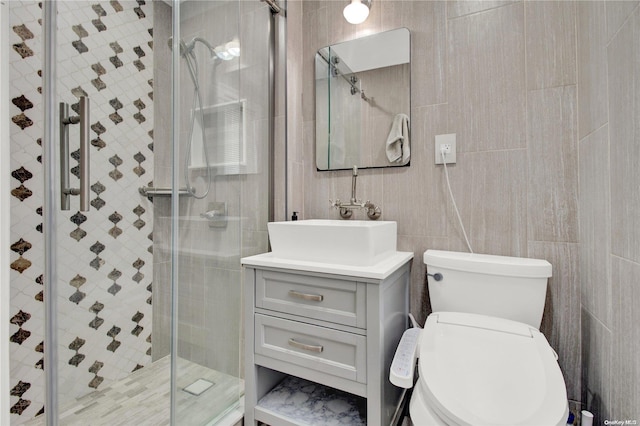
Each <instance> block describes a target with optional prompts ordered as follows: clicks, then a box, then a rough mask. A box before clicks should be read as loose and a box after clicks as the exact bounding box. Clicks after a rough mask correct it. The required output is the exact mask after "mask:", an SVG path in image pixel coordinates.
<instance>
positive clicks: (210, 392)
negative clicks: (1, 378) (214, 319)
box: [25, 356, 244, 426]
mask: <svg viewBox="0 0 640 426" xmlns="http://www.w3.org/2000/svg"><path fill="white" fill-rule="evenodd" d="M177 368H178V373H177V377H178V381H177V386H178V389H179V390H178V392H177V393H176V396H177V399H176V406H177V412H176V421H177V423H178V424H188V425H205V424H207V423H208V422H210V421H211V420H212V419H214V418H216V417H219V416H222V415H223V414H225V413H226V412H227V411H228V410H229V409H231V408H233V407H235V406H236V405H237V404H238V401H239V399H240V397H241V396H242V395H243V394H244V382H243V380H241V379H239V378H237V377H233V376H230V375H228V374H223V373H220V372H218V371H215V370H212V369H210V368H207V367H203V366H201V365H198V364H195V363H193V362H190V361H187V360H184V359H179V361H178V366H177ZM198 379H204V380H207V381H209V382H213V383H214V385H213V386H211V387H210V388H209V389H207V390H205V391H204V392H202V393H201V394H200V395H197V396H196V395H192V394H190V393H188V392H185V391H184V390H183V388H184V387H186V386H188V385H190V384H192V383H193V382H195V381H196V380H198ZM170 386H171V384H170V357H169V356H166V357H164V358H162V359H160V360H158V361H155V362H154V363H152V364H151V365H149V366H147V367H144V368H141V369H140V370H137V371H135V372H133V373H131V374H130V375H129V376H127V377H125V378H124V379H122V380H120V381H117V382H114V383H112V384H111V385H109V386H108V387H106V388H105V389H102V390H99V391H96V392H92V393H90V394H88V395H86V396H83V397H81V398H78V399H77V400H76V401H74V402H72V403H66V404H62V406H61V407H60V424H64V425H109V426H116V425H122V426H125V425H131V424H138V425H154V426H155V425H168V424H169V398H170ZM25 425H27V426H40V425H44V416H40V417H37V418H36V419H34V420H31V421H29V422H27V423H25Z"/></svg>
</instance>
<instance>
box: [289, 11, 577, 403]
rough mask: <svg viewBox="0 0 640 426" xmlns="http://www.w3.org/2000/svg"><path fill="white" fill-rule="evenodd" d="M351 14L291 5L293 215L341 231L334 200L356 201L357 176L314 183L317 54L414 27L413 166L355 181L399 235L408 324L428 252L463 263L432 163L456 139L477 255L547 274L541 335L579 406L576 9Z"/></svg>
mask: <svg viewBox="0 0 640 426" xmlns="http://www.w3.org/2000/svg"><path fill="white" fill-rule="evenodd" d="M343 8H344V2H342V1H305V2H290V3H289V10H288V20H289V26H288V31H289V34H288V57H289V58H290V61H289V63H288V74H287V75H288V79H289V80H288V90H289V94H288V102H289V109H288V111H289V114H288V117H287V120H288V121H287V125H288V132H289V136H288V152H287V154H288V169H287V171H288V174H289V180H288V182H289V185H288V191H289V198H288V201H289V213H288V214H287V216H290V213H291V211H294V210H296V211H300V212H301V217H303V218H334V219H335V218H338V214H337V211H335V210H331V209H330V208H329V202H328V200H329V199H330V198H331V199H334V198H345V197H348V196H349V194H350V191H351V173H350V172H349V171H337V172H318V171H316V167H315V140H314V138H315V121H314V120H315V110H314V109H315V101H314V76H313V70H314V62H313V58H314V54H315V52H316V51H317V49H318V48H320V47H322V46H326V45H328V44H333V43H337V42H341V41H345V40H349V39H353V38H356V37H360V36H364V35H367V34H369V33H371V32H380V31H385V30H389V29H394V28H398V27H407V28H409V30H410V31H411V37H412V38H411V44H412V70H411V72H412V81H411V88H412V93H411V102H412V158H411V166H410V167H408V168H387V169H370V170H361V171H360V173H359V177H358V196H359V197H360V198H364V199H369V200H371V201H372V202H374V203H375V204H379V205H380V207H381V208H382V212H383V216H382V219H383V220H395V221H397V222H398V234H399V235H398V248H399V249H400V250H403V251H411V252H413V253H414V255H415V257H414V262H413V266H412V280H411V311H412V312H413V313H414V314H415V315H416V316H417V318H418V319H419V320H420V321H424V319H425V317H426V315H427V314H428V313H429V312H430V305H429V299H428V294H427V291H426V286H425V279H424V274H425V267H424V265H423V263H422V253H423V252H424V251H425V250H426V249H428V248H431V249H446V250H460V251H466V246H465V243H464V238H463V237H462V232H461V230H460V227H459V225H458V223H457V220H456V218H455V213H454V211H453V207H452V204H451V201H450V199H449V195H448V193H447V191H446V183H445V180H444V174H443V169H442V166H435V165H434V154H433V151H434V149H433V143H434V137H435V135H438V134H446V133H456V134H457V145H458V155H457V164H455V165H452V166H450V167H449V174H450V177H451V185H452V187H453V192H454V194H455V196H456V201H457V204H458V207H459V209H460V212H461V215H462V220H463V222H464V224H465V227H466V229H467V233H468V235H469V237H470V240H471V244H472V246H473V249H474V251H476V252H479V253H491V254H501V255H512V256H525V257H538V258H544V259H547V260H548V261H549V262H551V264H552V265H553V278H551V280H550V281H549V290H548V294H547V303H546V307H545V314H544V318H543V324H542V330H543V332H544V333H545V335H546V336H547V338H548V339H549V341H550V343H551V345H552V346H553V347H554V348H555V349H556V350H557V351H558V353H559V355H560V365H561V368H562V370H563V373H564V375H565V379H566V383H567V391H568V396H569V398H570V399H573V400H580V398H581V387H580V359H581V352H580V343H581V342H580V339H581V332H580V330H581V328H580V287H579V283H580V281H579V274H578V270H579V251H580V250H579V248H580V246H579V243H578V242H579V239H578V238H579V232H578V231H579V227H578V151H577V148H578V147H577V141H578V138H577V131H578V128H577V94H578V93H577V92H578V91H577V70H576V29H575V28H576V27H575V25H576V3H574V2H569V1H558V2H547V1H541V2H533V1H526V2H522V1H516V2H497V1H492V2H486V1H485V2H475V1H473V2H472V1H460V2H456V1H451V2H438V1H401V0H397V1H384V2H374V5H373V8H372V9H371V14H370V16H369V18H368V19H367V21H366V22H365V23H363V24H361V25H356V26H354V25H351V24H348V23H347V22H346V21H345V20H344V18H343V17H342V9H343ZM298 21H299V22H301V24H298ZM383 136H386V135H383ZM356 218H357V219H366V216H365V215H364V214H363V213H362V212H360V213H357V214H356Z"/></svg>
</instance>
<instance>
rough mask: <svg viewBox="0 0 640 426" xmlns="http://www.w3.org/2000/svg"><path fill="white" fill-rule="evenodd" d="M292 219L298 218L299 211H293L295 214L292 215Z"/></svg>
mask: <svg viewBox="0 0 640 426" xmlns="http://www.w3.org/2000/svg"><path fill="white" fill-rule="evenodd" d="M291 220H298V212H293V215H292V216H291Z"/></svg>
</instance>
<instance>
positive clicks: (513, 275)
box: [424, 250, 551, 329]
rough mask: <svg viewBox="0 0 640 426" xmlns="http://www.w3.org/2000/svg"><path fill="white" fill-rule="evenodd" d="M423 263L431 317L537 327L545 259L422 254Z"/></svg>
mask: <svg viewBox="0 0 640 426" xmlns="http://www.w3.org/2000/svg"><path fill="white" fill-rule="evenodd" d="M424 263H425V264H426V265H427V273H428V274H430V276H428V280H427V281H428V286H429V297H430V300H431V308H432V310H433V312H469V313H475V314H483V315H490V316H494V317H499V318H506V319H510V320H514V321H520V322H523V323H525V324H529V325H532V326H534V327H536V328H538V329H539V328H540V322H541V321H542V312H543V310H544V302H545V297H546V293H547V279H548V278H549V277H550V276H551V264H550V263H549V262H547V261H546V260H541V259H527V258H519V257H506V256H493V255H487V254H477V253H460V252H452V251H440V250H427V251H426V252H425V253H424ZM435 274H442V279H441V280H440V281H436V280H435V279H434V277H433V276H431V275H435Z"/></svg>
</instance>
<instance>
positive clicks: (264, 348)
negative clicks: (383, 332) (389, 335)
mask: <svg viewBox="0 0 640 426" xmlns="http://www.w3.org/2000/svg"><path fill="white" fill-rule="evenodd" d="M366 341H367V338H366V337H365V336H361V335H358V334H353V333H348V332H345V331H338V330H334V329H331V328H326V327H319V326H315V325H311V324H305V323H300V322H297V321H290V320H286V319H283V318H277V317H272V316H269V315H261V314H256V315H255V345H254V346H255V353H256V354H260V355H264V356H266V357H270V358H275V359H278V360H280V361H284V362H286V363H290V364H295V365H299V366H301V367H305V368H308V369H311V370H315V371H318V372H321V373H325V374H330V375H333V376H337V377H342V378H345V379H348V380H353V381H357V382H360V383H366V371H367V369H366V362H367V361H366Z"/></svg>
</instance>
